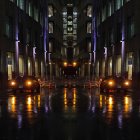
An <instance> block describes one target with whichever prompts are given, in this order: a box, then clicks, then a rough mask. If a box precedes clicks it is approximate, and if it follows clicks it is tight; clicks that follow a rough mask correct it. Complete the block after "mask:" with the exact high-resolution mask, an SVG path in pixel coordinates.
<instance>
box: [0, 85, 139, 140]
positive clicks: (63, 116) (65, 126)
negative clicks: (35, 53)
mask: <svg viewBox="0 0 140 140" xmlns="http://www.w3.org/2000/svg"><path fill="white" fill-rule="evenodd" d="M139 127H140V97H139V96H134V93H111V94H109V93H107V94H105V93H104V94H102V93H100V92H99V90H98V89H90V90H86V89H78V88H62V89H56V90H49V89H42V90H41V92H40V93H39V94H32V93H29V94H23V93H18V94H14V93H10V94H5V95H0V140H16V139H19V140H39V139H41V140H44V139H47V140H60V139H61V140H93V139H94V140H139V139H140V134H139Z"/></svg>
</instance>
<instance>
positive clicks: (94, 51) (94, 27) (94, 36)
mask: <svg viewBox="0 0 140 140" xmlns="http://www.w3.org/2000/svg"><path fill="white" fill-rule="evenodd" d="M93 29H94V33H93V41H94V46H93V53H94V64H95V62H96V45H97V42H96V38H97V35H96V18H95V17H94V19H93Z"/></svg>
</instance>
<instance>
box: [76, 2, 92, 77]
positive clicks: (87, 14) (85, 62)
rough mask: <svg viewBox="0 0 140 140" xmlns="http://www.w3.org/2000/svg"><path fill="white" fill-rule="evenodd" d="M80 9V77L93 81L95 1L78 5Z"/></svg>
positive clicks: (78, 44) (78, 46) (78, 45)
mask: <svg viewBox="0 0 140 140" xmlns="http://www.w3.org/2000/svg"><path fill="white" fill-rule="evenodd" d="M77 8H78V28H77V33H78V35H77V40H78V41H77V48H78V49H79V54H78V61H79V75H80V77H83V78H87V79H92V78H93V77H92V73H93V65H92V57H93V48H92V46H93V42H92V35H93V31H92V22H93V18H92V17H93V1H92V0H86V1H82V2H80V4H79V5H77Z"/></svg>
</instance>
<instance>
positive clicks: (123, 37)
mask: <svg viewBox="0 0 140 140" xmlns="http://www.w3.org/2000/svg"><path fill="white" fill-rule="evenodd" d="M121 55H122V56H121V57H122V72H124V59H125V58H124V57H125V29H124V24H122V40H121Z"/></svg>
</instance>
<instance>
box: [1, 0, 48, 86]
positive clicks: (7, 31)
mask: <svg viewBox="0 0 140 140" xmlns="http://www.w3.org/2000/svg"><path fill="white" fill-rule="evenodd" d="M0 9H1V12H0V18H1V20H0V76H1V80H0V88H5V87H6V84H7V81H8V80H10V79H11V78H14V77H15V76H18V75H34V76H36V77H42V78H45V77H46V67H47V64H46V62H47V59H46V56H47V55H46V53H47V41H46V40H47V33H48V31H47V30H48V27H47V25H48V24H47V22H48V20H47V1H46V0H42V1H40V0H26V1H25V0H1V1H0Z"/></svg>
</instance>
